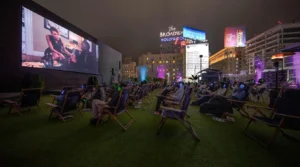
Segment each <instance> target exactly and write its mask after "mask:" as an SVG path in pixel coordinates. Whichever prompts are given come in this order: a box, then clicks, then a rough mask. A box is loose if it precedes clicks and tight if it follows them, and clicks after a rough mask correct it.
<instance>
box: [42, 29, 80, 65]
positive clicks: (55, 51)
mask: <svg viewBox="0 0 300 167" xmlns="http://www.w3.org/2000/svg"><path fill="white" fill-rule="evenodd" d="M50 33H51V35H46V40H47V43H48V45H49V48H50V50H51V51H52V59H53V60H64V59H66V57H65V55H67V56H69V57H71V59H74V57H75V56H74V55H73V54H71V53H70V52H68V51H67V50H66V48H65V47H64V44H63V42H62V40H61V39H60V34H59V31H58V30H57V29H56V28H54V27H51V28H50ZM63 53H64V54H65V55H64V54H63Z"/></svg>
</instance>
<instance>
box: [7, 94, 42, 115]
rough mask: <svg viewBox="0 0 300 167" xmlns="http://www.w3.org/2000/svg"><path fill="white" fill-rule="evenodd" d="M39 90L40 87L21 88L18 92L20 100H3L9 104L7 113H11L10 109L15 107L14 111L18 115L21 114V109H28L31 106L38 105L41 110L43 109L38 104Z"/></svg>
mask: <svg viewBox="0 0 300 167" xmlns="http://www.w3.org/2000/svg"><path fill="white" fill-rule="evenodd" d="M41 92H42V89H41V88H35V89H23V90H22V91H21V94H20V101H13V100H4V101H3V102H5V103H7V104H8V105H9V110H8V114H10V113H11V110H12V109H13V108H15V109H16V112H17V114H18V115H19V116H21V115H22V114H21V110H23V109H24V108H26V109H28V111H30V108H31V107H38V108H39V109H40V110H41V111H43V110H42V108H41V107H40V106H39V102H40V98H41Z"/></svg>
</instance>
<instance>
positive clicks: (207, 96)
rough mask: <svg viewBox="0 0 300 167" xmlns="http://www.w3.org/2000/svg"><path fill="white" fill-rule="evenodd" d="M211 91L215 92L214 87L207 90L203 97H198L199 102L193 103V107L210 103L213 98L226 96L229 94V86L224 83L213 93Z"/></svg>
mask: <svg viewBox="0 0 300 167" xmlns="http://www.w3.org/2000/svg"><path fill="white" fill-rule="evenodd" d="M211 90H214V87H213V88H211V89H207V90H205V93H203V94H202V95H198V100H196V101H193V102H192V104H191V105H194V106H199V105H201V104H203V103H205V102H208V101H209V99H211V98H212V97H213V96H225V94H226V92H227V85H226V84H225V83H223V82H222V83H221V84H220V86H219V88H218V89H217V90H216V91H214V92H213V91H211Z"/></svg>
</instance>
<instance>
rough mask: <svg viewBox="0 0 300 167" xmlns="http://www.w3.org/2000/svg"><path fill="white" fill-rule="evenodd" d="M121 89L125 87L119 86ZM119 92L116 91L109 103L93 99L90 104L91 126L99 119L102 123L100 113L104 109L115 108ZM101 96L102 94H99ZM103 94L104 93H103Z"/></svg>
mask: <svg viewBox="0 0 300 167" xmlns="http://www.w3.org/2000/svg"><path fill="white" fill-rule="evenodd" d="M121 86H122V87H126V86H127V85H124V84H123V85H121ZM103 90H104V89H103ZM120 91H121V90H119V89H118V90H117V91H116V92H115V93H114V94H113V96H112V98H111V100H110V101H109V102H105V101H104V100H103V98H101V100H100V99H97V98H95V99H93V102H92V112H93V118H92V119H91V124H96V122H97V120H98V119H100V121H102V117H101V116H102V113H103V111H104V109H105V108H111V107H115V106H116V105H117V103H118V99H119V93H120ZM101 94H103V92H102V93H101ZM104 94H105V93H104Z"/></svg>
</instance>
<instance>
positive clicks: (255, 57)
mask: <svg viewBox="0 0 300 167" xmlns="http://www.w3.org/2000/svg"><path fill="white" fill-rule="evenodd" d="M297 43H300V23H289V24H280V25H277V26H275V27H272V28H270V29H269V30H267V31H265V32H263V33H261V34H259V35H257V36H255V37H254V38H252V39H250V40H248V41H247V42H246V45H247V46H246V65H247V73H248V74H250V75H251V74H255V73H256V71H257V70H259V68H262V69H263V72H268V71H275V69H274V67H273V62H272V60H271V57H272V55H274V54H277V53H280V52H281V51H282V50H285V49H286V48H289V47H290V46H292V45H295V44H297ZM260 64H262V65H263V67H260ZM279 67H282V65H281V64H280V65H279Z"/></svg>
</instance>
